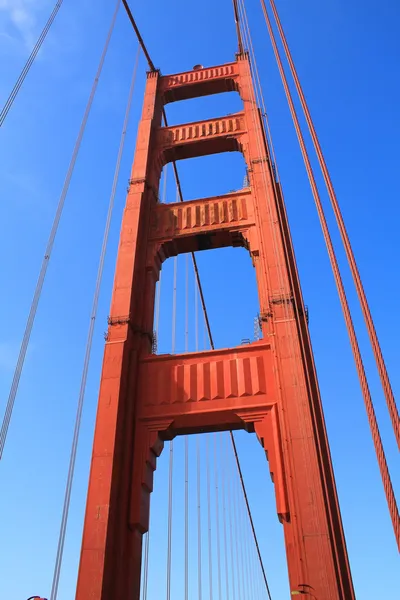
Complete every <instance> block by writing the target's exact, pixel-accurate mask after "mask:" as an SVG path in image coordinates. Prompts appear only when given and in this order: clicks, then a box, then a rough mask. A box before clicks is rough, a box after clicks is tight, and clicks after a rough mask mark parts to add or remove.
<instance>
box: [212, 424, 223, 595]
mask: <svg viewBox="0 0 400 600" xmlns="http://www.w3.org/2000/svg"><path fill="white" fill-rule="evenodd" d="M213 437H214V481H215V527H216V530H217V579H218V600H222V582H221V530H220V522H219V504H220V498H219V485H218V484H219V472H218V451H217V441H218V434H217V433H214V436H213Z"/></svg>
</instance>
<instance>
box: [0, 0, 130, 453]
mask: <svg viewBox="0 0 400 600" xmlns="http://www.w3.org/2000/svg"><path fill="white" fill-rule="evenodd" d="M119 5H120V0H117V4H116V7H115V10H114V14H113V17H112V22H111V26H110V29H109V31H108V34H107V38H106V42H105V45H104V48H103V51H102V54H101V58H100V62H99V66H98V68H97V72H96V76H95V79H94V82H93V86H92V89H91V92H90V96H89V100H88V103H87V105H86V109H85V114H84V116H83V120H82V123H81V126H80V129H79V133H78V137H77V140H76V142H75V147H74V150H73V153H72V157H71V162H70V164H69V167H68V171H67V175H66V178H65V182H64V185H63V188H62V191H61V196H60V199H59V201H58V206H57V210H56V214H55V217H54V221H53V224H52V227H51V231H50V235H49V239H48V242H47V246H46V250H45V254H44V258H43V262H42V266H41V269H40V273H39V278H38V281H37V283H36V288H35V293H34V296H33V300H32V304H31V308H30V311H29V316H28V320H27V323H26V326H25V332H24V336H23V338H22V343H21V348H20V351H19V356H18V361H17V365H16V367H15V371H14V377H13V381H12V384H11V389H10V393H9V396H8V401H7V406H6V412H5V415H4V419H3V423H2V426H1V431H0V458H1V457H2V455H3V452H4V446H5V443H6V438H7V433H8V428H9V425H10V421H11V416H12V411H13V408H14V403H15V398H16V395H17V391H18V385H19V381H20V378H21V373H22V369H23V367H24V362H25V356H26V351H27V349H28V344H29V339H30V336H31V333H32V328H33V324H34V322H35V318H36V312H37V308H38V304H39V300H40V296H41V293H42V289H43V284H44V280H45V277H46V273H47V268H48V265H49V262H50V258H51V253H52V250H53V245H54V240H55V237H56V234H57V231H58V225H59V223H60V219H61V215H62V211H63V208H64V204H65V199H66V197H67V193H68V190H69V185H70V183H71V178H72V175H73V172H74V168H75V163H76V159H77V157H78V153H79V150H80V147H81V143H82V138H83V134H84V132H85V129H86V124H87V121H88V118H89V114H90V110H91V108H92V104H93V100H94V97H95V94H96V91H97V86H98V83H99V78H100V75H101V72H102V70H103V65H104V61H105V58H106V55H107V51H108V46H109V44H110V40H111V35H112V32H113V30H114V25H115V21H116V18H117V13H118V9H119Z"/></svg>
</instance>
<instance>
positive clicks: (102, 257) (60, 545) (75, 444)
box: [50, 5, 140, 600]
mask: <svg viewBox="0 0 400 600" xmlns="http://www.w3.org/2000/svg"><path fill="white" fill-rule="evenodd" d="M117 11H118V5H117V8H116V12H115V13H114V17H113V21H112V26H111V29H110V32H111V31H112V28H113V27H114V23H115V18H116V16H117ZM107 39H109V38H107ZM139 50H140V49H139V48H138V52H137V55H136V60H135V66H134V69H133V75H132V82H131V86H130V89H129V95H128V102H127V107H126V111H125V117H124V123H123V127H122V133H121V140H120V145H119V149H118V155H117V162H116V166H115V171H114V179H113V183H112V188H111V194H110V201H109V205H108V211H107V219H106V225H105V229H104V234H103V243H102V247H101V253H100V260H99V266H98V271H97V278H96V284H95V291H94V296H93V305H92V311H91V317H90V325H89V332H88V337H87V342H86V351H85V358H84V363H83V370H82V377H81V385H80V390H79V398H78V407H77V412H76V420H75V428H74V435H73V441H72V447H71V456H70V462H69V468H68V477H67V484H66V488H65V497H64V506H63V513H62V519H61V526H60V534H59V539H58V547H57V556H56V561H55V567H54V574H53V582H52V587H51V594H50V600H56V598H57V593H58V584H59V579H60V572H61V565H62V558H63V552H64V543H65V534H66V529H67V523H68V514H69V506H70V499H71V491H72V483H73V478H74V471H75V460H76V453H77V448H78V441H79V433H80V426H81V419H82V410H83V403H84V399H85V392H86V383H87V375H88V371H89V364H90V356H91V350H92V343H93V334H94V327H95V322H96V316H97V308H98V303H99V296H100V289H101V282H102V278H103V271H104V261H105V256H106V252H107V246H108V238H109V233H110V226H111V219H112V213H113V208H114V201H115V195H116V191H117V184H118V179H119V173H120V168H121V160H122V155H123V150H124V145H125V138H126V131H127V128H128V122H129V115H130V109H131V105H132V98H133V91H134V88H135V82H136V73H137V67H138V61H139Z"/></svg>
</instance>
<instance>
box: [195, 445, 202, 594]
mask: <svg viewBox="0 0 400 600" xmlns="http://www.w3.org/2000/svg"><path fill="white" fill-rule="evenodd" d="M196 451H197V578H198V600H202V591H201V572H202V571H201V472H200V469H201V462H200V460H201V458H200V457H201V452H200V436H199V435H197V436H196Z"/></svg>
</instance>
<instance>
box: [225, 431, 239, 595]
mask: <svg viewBox="0 0 400 600" xmlns="http://www.w3.org/2000/svg"><path fill="white" fill-rule="evenodd" d="M227 445H228V446H229V442H228V440H227ZM234 458H235V457H234V456H233V459H234ZM229 470H230V472H231V485H232V488H231V507H232V508H231V510H232V511H233V531H234V534H235V535H234V537H235V551H236V568H235V572H236V581H237V599H238V600H242V593H241V584H242V581H241V579H242V578H241V572H240V558H239V554H240V549H239V533H240V532H239V519H238V510H237V509H238V506H237V496H236V481H235V473H234V469H233V464H232V461H230V466H229Z"/></svg>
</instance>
